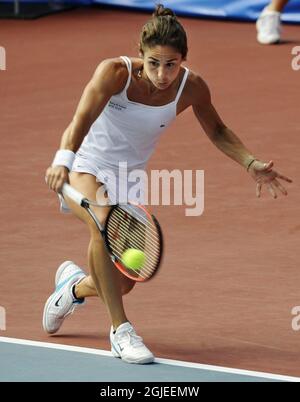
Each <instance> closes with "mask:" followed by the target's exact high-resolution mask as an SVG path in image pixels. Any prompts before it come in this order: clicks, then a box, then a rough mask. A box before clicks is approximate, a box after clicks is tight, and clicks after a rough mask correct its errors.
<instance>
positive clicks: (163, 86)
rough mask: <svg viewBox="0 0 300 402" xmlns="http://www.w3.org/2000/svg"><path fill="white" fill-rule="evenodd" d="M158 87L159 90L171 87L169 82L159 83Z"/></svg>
mask: <svg viewBox="0 0 300 402" xmlns="http://www.w3.org/2000/svg"><path fill="white" fill-rule="evenodd" d="M157 86H158V87H159V88H166V87H167V86H169V83H168V82H158V83H157Z"/></svg>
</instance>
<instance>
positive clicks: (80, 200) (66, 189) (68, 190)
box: [62, 183, 164, 282]
mask: <svg viewBox="0 0 300 402" xmlns="http://www.w3.org/2000/svg"><path fill="white" fill-rule="evenodd" d="M62 195H66V196H67V197H69V198H71V199H72V200H73V201H74V202H75V203H76V204H77V205H79V206H80V207H82V208H84V209H85V210H86V211H87V213H88V214H89V215H90V217H91V218H92V219H93V221H94V223H95V225H96V227H97V229H98V230H99V232H100V234H101V236H102V238H103V241H104V244H105V247H106V250H107V252H108V254H109V256H110V258H111V260H112V262H113V264H114V265H115V266H116V268H117V269H118V270H119V271H120V272H122V274H123V275H125V276H127V277H128V278H129V279H131V280H133V281H135V282H146V281H149V280H150V279H152V278H153V277H154V276H155V275H156V274H157V272H158V268H159V266H160V264H161V261H162V256H163V251H164V242H163V235H162V230H161V227H160V225H159V223H158V220H157V219H156V217H155V216H154V215H152V214H150V213H149V211H147V209H146V208H145V207H143V206H142V205H137V204H134V203H131V202H129V205H133V206H135V207H138V208H141V209H142V210H143V211H144V213H145V214H146V215H147V217H148V219H150V220H151V221H152V222H153V224H154V226H155V228H156V230H157V233H158V240H159V244H160V253H159V258H158V261H157V263H156V265H155V268H154V270H153V273H152V275H151V276H150V277H147V278H143V277H140V276H139V277H134V276H131V275H130V274H129V273H128V272H127V268H126V267H124V265H123V264H122V263H121V261H120V260H119V258H118V257H116V256H115V255H114V253H113V252H112V249H111V247H110V244H109V240H108V237H107V230H106V229H107V224H108V222H109V219H110V216H111V215H112V213H113V211H114V209H116V208H118V207H119V208H121V209H122V205H121V204H116V205H110V210H109V212H108V215H107V217H106V220H105V224H104V227H103V226H102V225H101V223H100V222H99V219H98V218H97V216H96V214H95V212H94V211H93V210H92V209H91V208H90V207H91V206H96V207H103V206H102V205H99V204H97V203H95V202H94V201H90V200H89V199H88V198H86V197H84V196H83V195H82V194H81V193H80V192H79V191H77V190H75V189H74V188H73V187H71V186H70V185H69V184H68V183H65V184H64V185H63V188H62Z"/></svg>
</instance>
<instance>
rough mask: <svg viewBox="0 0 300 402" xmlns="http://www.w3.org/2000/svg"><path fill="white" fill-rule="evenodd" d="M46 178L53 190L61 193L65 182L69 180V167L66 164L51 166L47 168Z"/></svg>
mask: <svg viewBox="0 0 300 402" xmlns="http://www.w3.org/2000/svg"><path fill="white" fill-rule="evenodd" d="M45 180H46V183H47V184H48V186H49V188H50V189H51V190H53V191H55V192H56V193H59V192H60V191H61V189H62V186H63V185H64V183H68V182H69V169H68V168H66V167H65V166H50V167H49V168H48V169H47V170H46V176H45Z"/></svg>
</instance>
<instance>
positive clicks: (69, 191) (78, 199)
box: [62, 183, 86, 206]
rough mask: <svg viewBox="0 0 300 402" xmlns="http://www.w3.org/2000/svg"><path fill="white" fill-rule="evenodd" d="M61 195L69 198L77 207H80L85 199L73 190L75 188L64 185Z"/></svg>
mask: <svg viewBox="0 0 300 402" xmlns="http://www.w3.org/2000/svg"><path fill="white" fill-rule="evenodd" d="M62 195H66V196H67V197H69V198H71V200H72V201H74V202H75V203H76V204H78V205H79V206H82V202H83V200H85V199H86V197H84V196H83V195H82V194H81V193H80V192H79V191H77V190H75V188H73V187H71V186H70V184H68V183H65V184H64V185H63V187H62Z"/></svg>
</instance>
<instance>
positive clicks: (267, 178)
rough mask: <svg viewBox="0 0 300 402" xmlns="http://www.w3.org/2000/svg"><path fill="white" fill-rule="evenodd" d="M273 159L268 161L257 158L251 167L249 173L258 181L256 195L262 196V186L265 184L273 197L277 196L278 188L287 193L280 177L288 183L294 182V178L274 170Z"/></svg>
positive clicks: (284, 193)
mask: <svg viewBox="0 0 300 402" xmlns="http://www.w3.org/2000/svg"><path fill="white" fill-rule="evenodd" d="M273 165H274V163H273V161H270V162H268V163H265V162H262V161H259V160H256V161H254V162H253V163H252V164H251V166H250V168H249V173H250V175H251V176H252V178H253V179H254V180H255V181H256V196H257V197H260V196H261V188H262V186H263V185H264V184H265V185H266V186H267V188H268V190H269V193H270V194H271V195H272V197H273V198H277V192H278V190H279V191H280V192H281V193H282V194H283V195H287V194H288V193H287V191H286V189H285V188H284V187H283V185H282V184H281V183H280V182H279V181H278V179H281V180H285V181H287V182H288V183H292V180H291V179H289V178H288V177H286V176H283V175H281V174H279V173H278V172H276V171H275V170H273Z"/></svg>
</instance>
